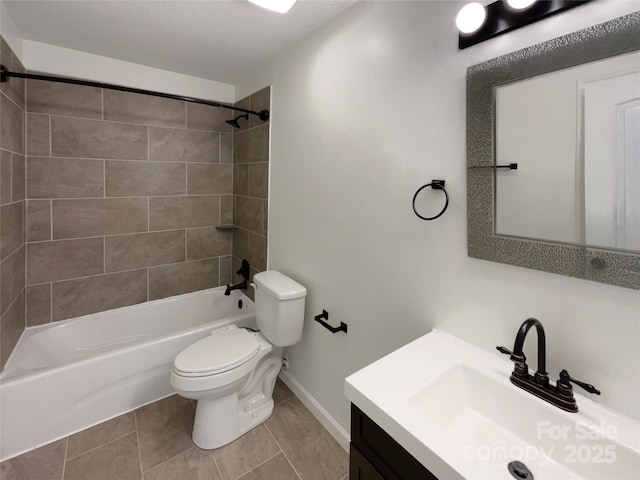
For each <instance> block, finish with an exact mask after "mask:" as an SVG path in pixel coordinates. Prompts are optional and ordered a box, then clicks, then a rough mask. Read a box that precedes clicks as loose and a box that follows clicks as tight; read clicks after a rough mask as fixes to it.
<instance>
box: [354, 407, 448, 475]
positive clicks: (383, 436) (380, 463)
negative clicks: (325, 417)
mask: <svg viewBox="0 0 640 480" xmlns="http://www.w3.org/2000/svg"><path fill="white" fill-rule="evenodd" d="M349 450H350V451H349V459H350V460H349V478H350V479H351V480H417V479H424V480H436V479H437V477H435V476H434V475H433V474H432V473H431V472H430V471H429V470H427V469H426V468H425V467H424V466H423V465H422V464H421V463H420V462H419V461H418V460H416V459H415V458H414V457H413V456H412V455H411V454H410V453H409V452H407V451H406V450H405V449H404V448H403V447H402V446H401V445H400V444H399V443H398V442H396V441H395V440H394V439H393V438H392V437H391V435H389V434H388V433H387V432H385V431H384V430H383V429H382V428H380V427H379V426H378V425H377V424H376V423H375V422H374V421H373V420H371V419H370V418H369V417H367V416H366V415H365V414H364V413H363V412H362V410H360V409H359V408H358V407H356V406H355V405H354V404H353V403H352V404H351V448H350V449H349Z"/></svg>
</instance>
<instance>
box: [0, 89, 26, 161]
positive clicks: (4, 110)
mask: <svg viewBox="0 0 640 480" xmlns="http://www.w3.org/2000/svg"><path fill="white" fill-rule="evenodd" d="M0 147H1V148H4V149H6V150H11V151H12V152H17V153H24V110H22V109H21V108H20V107H18V106H17V105H16V104H15V103H13V102H12V101H11V100H9V99H8V98H7V96H6V95H4V94H3V93H0Z"/></svg>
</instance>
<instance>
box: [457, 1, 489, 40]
mask: <svg viewBox="0 0 640 480" xmlns="http://www.w3.org/2000/svg"><path fill="white" fill-rule="evenodd" d="M486 18H487V11H486V10H485V8H484V7H483V6H482V5H480V4H479V3H477V2H473V3H467V4H466V5H465V6H464V7H462V8H461V9H460V11H459V12H458V15H457V16H456V27H458V30H460V31H461V32H462V33H473V32H475V31H476V30H478V29H479V28H480V27H481V26H482V24H483V23H484V21H485V20H486Z"/></svg>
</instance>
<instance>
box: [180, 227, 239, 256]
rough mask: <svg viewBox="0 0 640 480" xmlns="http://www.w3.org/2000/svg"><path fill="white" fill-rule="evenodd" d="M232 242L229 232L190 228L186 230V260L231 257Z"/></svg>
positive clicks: (213, 228) (230, 232)
mask: <svg viewBox="0 0 640 480" xmlns="http://www.w3.org/2000/svg"><path fill="white" fill-rule="evenodd" d="M232 240H233V232H232V231H231V230H219V229H217V228H216V227H204V228H191V229H189V230H187V260H197V259H199V258H209V257H219V256H222V255H231V242H232Z"/></svg>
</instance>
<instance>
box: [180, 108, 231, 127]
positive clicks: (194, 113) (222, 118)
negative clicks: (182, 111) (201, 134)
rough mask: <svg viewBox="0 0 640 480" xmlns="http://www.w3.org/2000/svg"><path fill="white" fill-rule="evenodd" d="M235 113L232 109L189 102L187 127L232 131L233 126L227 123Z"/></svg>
mask: <svg viewBox="0 0 640 480" xmlns="http://www.w3.org/2000/svg"><path fill="white" fill-rule="evenodd" d="M232 115H233V111H232V110H228V109H226V108H216V107H210V106H208V105H202V104H198V103H187V128H192V129H195V130H210V131H213V132H231V131H233V127H232V126H231V125H229V124H228V123H226V121H227V120H230V119H231V118H233V117H232Z"/></svg>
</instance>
